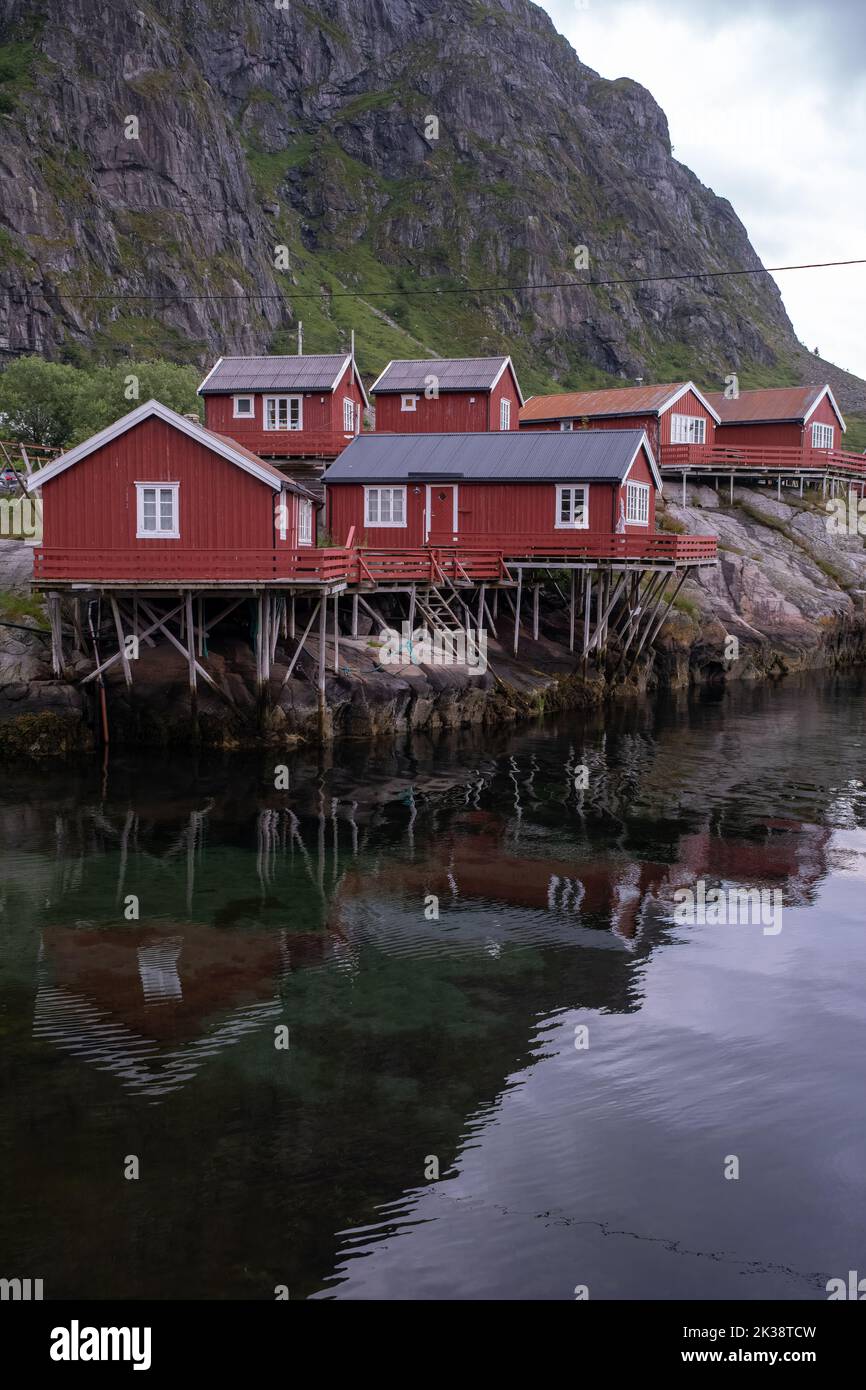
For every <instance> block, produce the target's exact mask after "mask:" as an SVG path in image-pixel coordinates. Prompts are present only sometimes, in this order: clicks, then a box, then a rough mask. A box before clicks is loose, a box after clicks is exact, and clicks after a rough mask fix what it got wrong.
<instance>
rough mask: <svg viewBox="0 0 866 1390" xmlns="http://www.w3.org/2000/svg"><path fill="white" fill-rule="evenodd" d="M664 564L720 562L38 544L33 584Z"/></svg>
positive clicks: (482, 578) (587, 542) (647, 551)
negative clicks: (533, 564)
mask: <svg viewBox="0 0 866 1390" xmlns="http://www.w3.org/2000/svg"><path fill="white" fill-rule="evenodd" d="M557 558H559V559H562V560H584V559H585V560H611V561H617V560H625V561H637V562H640V561H648V562H652V561H654V560H655V561H660V562H664V563H671V564H699V563H702V562H708V561H712V560H714V559H715V558H716V539H715V537H714V536H678V535H672V534H669V533H667V532H664V533H658V534H650V535H647V536H636V535H622V536H621V535H593V534H592V533H585V532H581V531H563V532H562V533H561V537H560V536H557V537H555V538H554V539H553V540H551V539H550V538H549V537H546V536H527V537H525V538H522V539H521V540H520V541H514V540H511V539H509V538H508V537H505V536H503V537H493V538H489V537H488V538H484V541H483V542H482V541H481V540H480V539H477V540H473V539H469V540H467V542H466V544H464V545H454V546H419V547H415V548H411V549H401V548H400V547H398V546H394V547H391V548H387V549H384V548H380V547H371V546H353V547H351V548H349V547H346V546H328V547H326V548H322V549H316V548H315V547H314V546H302V547H300V548H298V549H294V550H290V549H285V550H245V549H243V548H241V547H239V548H238V549H236V550H180V549H175V548H174V547H171V546H166V547H161V548H159V549H156V548H154V549H150V548H147V549H142V550H123V549H119V548H118V549H88V548H86V547H82V548H81V549H77V548H70V549H61V548H58V547H54V546H39V547H38V548H36V549H35V550H34V552H33V577H34V580H36V582H37V583H41V584H45V583H50V582H51V581H57V582H63V581H65V582H69V583H92V584H123V583H130V584H162V585H166V586H168V587H172V588H184V587H185V586H187V585H189V586H200V585H202V584H214V585H222V586H225V585H226V584H232V583H241V584H278V583H296V584H310V585H318V584H360V585H370V586H372V587H375V586H377V585H379V584H392V585H393V584H401V583H406V584H419V583H420V584H428V583H429V584H439V583H444V582H446V581H450V582H451V583H452V584H461V583H467V582H470V583H484V582H495V581H497V580H502V579H508V578H509V570H508V565H509V564H510V563H512V562H520V561H523V562H526V561H529V560H534V559H537V560H538V561H539V563H546V562H547V561H555V560H556V559H557Z"/></svg>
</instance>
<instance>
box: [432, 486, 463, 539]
mask: <svg viewBox="0 0 866 1390" xmlns="http://www.w3.org/2000/svg"><path fill="white" fill-rule="evenodd" d="M427 532H428V540H429V541H430V544H431V545H437V544H438V545H448V544H450V543H451V542H452V541H456V539H457V488H456V487H455V486H454V484H453V483H431V484H430V486H429V487H428V489H427Z"/></svg>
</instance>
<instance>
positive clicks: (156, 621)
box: [86, 599, 234, 705]
mask: <svg viewBox="0 0 866 1390" xmlns="http://www.w3.org/2000/svg"><path fill="white" fill-rule="evenodd" d="M139 602H140V603H141V609H142V612H143V613H144V615H145V617H147V618H150V620H151V622H152V623H153V627H150V628H148V629H147V631H148V633H150V632H155V631H156V629H157V628H158V629H159V631H160V632H162V633H163V634H164V635H165V636H166V637H167V638H168V640H169V642H171V644H172V646H173V647H176V648H177V650H178V651H179V652H180V654H181V656H185V657H186V658H187V659H189V658H190V657H192V661H193V665H194V666H195V670H196V674H197V675H199V676H201V678H202V680H205V681H207V683H208V685H209V686H211V687H212V689H213V690H215V691H216V693H217V694H218V695H221V696H222V697H223V699H224V700H225V701H226V702H227V703H228V704H230V705H233V704H234V700H233V699H232V698H231V696H230V695H228V694H226V692H225V691H224V690H223V689H222V688H221V687H220V686H219V685H217V683H216V681H215V680H214V678H213V676H212V675H211V674H210V672H209V671H206V670H205V669H204V667H203V666H200V665H199V664H198V662H197V661H196V660H195V655H194V653H191V652H190V649H189V647H188V646H187V647H185V646H184V645H183V643H182V642H180V641H178V639H177V637H175V635H174V633H173V632H172V631H171V630H170V628H168V627H166V624H167V623H168V622H170V621H171V619H172V618H173V617H174V616H175V614H178V613H181V612H182V609H181V608H180V607H178V608H175V609H174V610H173V611H172V612H171V613H169V614H168V615H167V616H166V617H164V618H157V617H156V615H155V613H154V612H153V609H152V608H151V607H150V604H149V603H145V601H144V599H140V600H139ZM190 602H191V599H190ZM113 659H116V658H113ZM106 664H107V663H106ZM96 674H97V673H96V671H91V673H90V675H89V676H87V677H86V679H87V680H91V679H92V678H93V676H95V675H96Z"/></svg>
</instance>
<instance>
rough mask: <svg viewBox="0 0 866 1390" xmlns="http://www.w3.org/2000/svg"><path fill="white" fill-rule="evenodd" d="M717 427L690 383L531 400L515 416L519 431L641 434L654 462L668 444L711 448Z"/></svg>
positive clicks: (711, 410)
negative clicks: (626, 431)
mask: <svg viewBox="0 0 866 1390" xmlns="http://www.w3.org/2000/svg"><path fill="white" fill-rule="evenodd" d="M718 422H719V415H718V413H717V410H716V409H715V408H714V406H713V405H712V404H711V403H710V398H709V397H707V396H704V395H702V394H701V392H700V391H699V390H698V388H697V386H695V384H694V382H692V381H678V382H673V383H668V384H667V385H663V386H621V387H615V388H614V389H612V390H609V391H608V390H605V391H565V392H562V393H560V394H558V395H552V396H531V397H530V399H529V400H528V401H527V402H526V405H525V406H524V407H523V409H522V410H521V412H520V428H521V429H522V430H561V431H563V432H564V433H568V432H570V431H572V430H579V429H595V430H598V429H602V430H610V429H641V430H645V431H646V434H647V438H648V440H649V442H650V447H651V448H652V449H653V451H654V453H655V456H656V458H660V457H661V452H662V450H663V449H665V448H666V447H667V445H669V444H706V445H711V444H712V443H713V435H714V431H715V428H716V425H717V424H718Z"/></svg>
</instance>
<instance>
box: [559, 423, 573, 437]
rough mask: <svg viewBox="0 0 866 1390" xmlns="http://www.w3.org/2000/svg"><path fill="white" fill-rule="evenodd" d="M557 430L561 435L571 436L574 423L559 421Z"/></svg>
mask: <svg viewBox="0 0 866 1390" xmlns="http://www.w3.org/2000/svg"><path fill="white" fill-rule="evenodd" d="M559 428H560V430H561V432H562V433H563V434H571V431H572V430H573V429H574V421H573V420H560V422H559Z"/></svg>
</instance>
